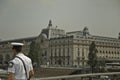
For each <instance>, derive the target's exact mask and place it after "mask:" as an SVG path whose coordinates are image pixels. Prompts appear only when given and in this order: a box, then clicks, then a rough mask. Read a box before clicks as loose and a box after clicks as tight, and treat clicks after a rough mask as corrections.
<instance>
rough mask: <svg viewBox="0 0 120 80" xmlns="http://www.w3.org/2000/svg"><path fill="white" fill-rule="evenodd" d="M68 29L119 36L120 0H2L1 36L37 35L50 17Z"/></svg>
mask: <svg viewBox="0 0 120 80" xmlns="http://www.w3.org/2000/svg"><path fill="white" fill-rule="evenodd" d="M50 19H51V20H52V23H53V26H56V25H57V26H58V28H60V29H65V31H66V32H68V31H78V30H83V28H84V26H87V27H88V28H89V31H90V33H91V34H93V35H99V36H108V37H115V38H117V37H118V33H119V32H120V0H0V39H2V40H11V39H19V38H25V37H32V36H37V35H39V34H40V32H41V30H42V29H43V28H46V27H47V25H48V22H49V20H50Z"/></svg>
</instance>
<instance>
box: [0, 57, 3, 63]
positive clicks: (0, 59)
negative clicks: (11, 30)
mask: <svg viewBox="0 0 120 80" xmlns="http://www.w3.org/2000/svg"><path fill="white" fill-rule="evenodd" d="M2 62H3V55H0V64H2Z"/></svg>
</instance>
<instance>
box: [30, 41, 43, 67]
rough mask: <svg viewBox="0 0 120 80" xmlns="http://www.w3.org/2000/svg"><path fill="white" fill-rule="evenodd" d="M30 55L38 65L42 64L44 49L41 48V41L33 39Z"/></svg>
mask: <svg viewBox="0 0 120 80" xmlns="http://www.w3.org/2000/svg"><path fill="white" fill-rule="evenodd" d="M28 56H29V57H30V58H31V59H32V62H33V63H37V66H38V67H40V64H41V63H42V49H41V48H40V43H37V42H35V41H33V42H32V43H31V44H30V51H29V54H28Z"/></svg>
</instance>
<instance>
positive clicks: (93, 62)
mask: <svg viewBox="0 0 120 80" xmlns="http://www.w3.org/2000/svg"><path fill="white" fill-rule="evenodd" d="M96 53H97V49H96V45H95V43H94V42H92V43H91V45H90V47H89V54H88V65H89V66H90V67H91V70H92V72H93V70H94V69H95V68H96V67H97V66H98V65H97V63H98V61H97V54H96Z"/></svg>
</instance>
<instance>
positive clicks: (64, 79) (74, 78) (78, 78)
mask: <svg viewBox="0 0 120 80" xmlns="http://www.w3.org/2000/svg"><path fill="white" fill-rule="evenodd" d="M98 76H112V77H111V78H112V79H113V78H114V80H120V77H119V79H118V78H117V77H118V76H120V72H108V73H89V74H77V75H66V76H56V77H45V78H35V77H33V78H32V79H31V80H84V79H83V78H87V79H85V80H88V78H94V77H98ZM114 76H115V77H114ZM116 76H117V77H116ZM0 79H1V80H7V76H3V77H2V78H0ZM97 80H100V79H97ZM106 80H107V79H106Z"/></svg>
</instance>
